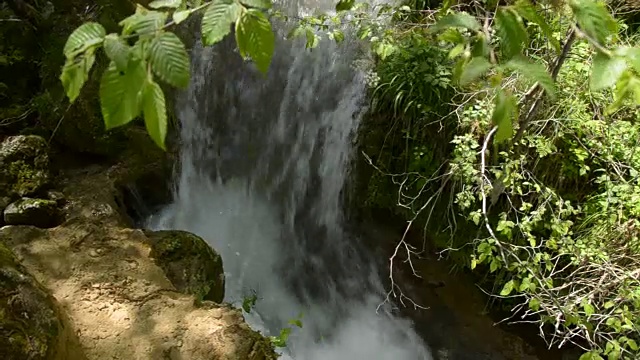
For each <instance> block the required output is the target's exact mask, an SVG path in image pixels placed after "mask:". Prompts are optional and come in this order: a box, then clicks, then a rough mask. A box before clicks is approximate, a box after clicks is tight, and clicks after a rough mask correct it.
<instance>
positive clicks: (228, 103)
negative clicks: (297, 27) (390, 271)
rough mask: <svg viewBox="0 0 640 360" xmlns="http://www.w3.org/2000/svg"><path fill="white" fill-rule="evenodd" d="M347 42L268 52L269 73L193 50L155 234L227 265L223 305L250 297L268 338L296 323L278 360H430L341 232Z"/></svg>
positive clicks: (348, 120)
mask: <svg viewBox="0 0 640 360" xmlns="http://www.w3.org/2000/svg"><path fill="white" fill-rule="evenodd" d="M357 47H358V46H357V43H355V42H354V43H347V44H341V45H335V44H333V43H331V42H328V41H327V42H322V43H321V44H320V46H319V47H318V48H316V49H314V50H313V51H308V50H305V49H304V44H303V43H300V42H291V41H281V42H279V43H278V45H277V48H276V51H275V57H274V59H273V62H272V65H271V68H270V70H269V73H268V75H267V76H266V77H265V76H263V75H261V74H259V73H258V72H257V71H256V70H255V69H254V68H253V66H252V65H251V64H249V63H244V62H243V61H242V60H241V59H240V56H239V55H238V54H237V52H235V51H234V50H233V48H234V46H233V43H232V42H231V41H225V42H223V43H222V44H219V45H218V46H216V47H215V48H205V49H203V48H202V47H201V46H199V45H198V46H195V48H194V50H193V54H192V59H193V66H192V74H193V78H192V79H193V80H192V83H191V86H190V88H189V89H188V91H187V92H185V93H184V94H182V95H181V96H180V99H179V102H178V107H177V108H178V116H179V118H180V120H181V123H182V130H181V141H182V149H181V169H180V173H179V177H178V179H177V181H178V183H177V191H176V194H175V199H174V202H173V204H171V205H170V206H168V207H167V208H165V209H164V210H162V211H161V212H160V213H159V214H157V215H155V216H153V217H152V218H151V219H149V223H148V226H150V227H153V228H173V229H183V230H188V231H192V232H194V233H196V234H198V235H200V236H202V237H203V238H205V239H207V240H208V241H209V242H210V244H211V246H212V247H213V248H214V249H216V250H217V251H218V252H219V253H220V254H221V255H222V257H223V261H224V268H225V273H226V278H227V281H226V300H227V301H229V302H235V303H237V302H239V301H242V299H243V297H244V296H246V295H247V294H250V291H251V290H255V291H256V293H257V295H258V302H257V305H256V307H255V310H254V311H252V312H251V314H247V321H248V322H249V323H250V324H251V325H252V326H253V327H254V328H258V329H259V330H261V331H263V332H265V333H267V334H272V335H276V334H277V333H278V332H279V330H280V329H281V328H282V327H284V326H287V325H288V321H289V320H290V319H293V318H296V317H297V316H298V315H299V314H303V318H302V322H303V328H302V329H297V328H296V329H294V331H293V332H292V334H291V336H290V338H289V340H288V347H287V348H286V349H285V350H284V354H283V358H284V359H296V360H329V359H330V360H359V359H367V360H378V359H379V360H423V359H424V360H427V359H431V356H430V354H429V351H428V350H427V347H426V345H425V344H424V343H423V342H422V340H420V338H419V337H418V336H417V335H416V334H415V332H414V331H413V329H412V327H411V324H410V323H409V322H407V321H406V320H402V319H399V318H395V317H393V316H392V315H391V314H390V313H389V311H388V309H386V308H385V307H381V308H378V305H379V304H381V303H382V302H383V300H384V290H383V286H382V284H381V281H380V277H379V275H378V274H377V270H376V268H377V266H375V265H374V264H373V261H371V259H369V257H368V255H367V253H366V251H365V250H364V249H363V248H361V247H360V246H359V245H358V241H357V239H355V238H354V237H353V236H352V235H350V234H348V233H347V231H345V230H344V226H343V217H342V205H341V191H342V188H343V184H344V182H345V177H346V173H347V169H348V163H349V160H350V156H351V149H352V137H353V135H354V134H355V131H356V129H357V126H358V122H359V119H360V116H361V114H362V112H363V109H364V108H363V101H364V98H363V96H364V92H365V85H364V82H363V78H362V74H360V73H359V72H358V71H357V70H355V69H354V68H353V67H352V62H353V60H354V59H355V56H356V51H354V49H357Z"/></svg>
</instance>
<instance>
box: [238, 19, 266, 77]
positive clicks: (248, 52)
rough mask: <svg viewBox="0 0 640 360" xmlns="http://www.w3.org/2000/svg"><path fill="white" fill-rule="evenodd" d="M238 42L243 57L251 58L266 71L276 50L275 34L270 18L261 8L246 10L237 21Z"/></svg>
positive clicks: (259, 67)
mask: <svg viewBox="0 0 640 360" xmlns="http://www.w3.org/2000/svg"><path fill="white" fill-rule="evenodd" d="M236 43H237V45H238V50H239V51H240V55H241V56H242V57H243V58H251V60H253V62H254V63H255V65H256V67H257V68H258V70H260V71H261V72H263V73H266V72H267V70H268V69H269V65H270V64H271V58H272V57H273V52H274V50H275V34H274V33H273V30H272V29H271V23H270V22H269V19H267V17H266V16H265V15H264V14H263V13H262V12H261V11H259V10H255V9H249V10H247V11H245V12H244V13H243V14H242V16H241V17H240V20H238V22H237V23H236Z"/></svg>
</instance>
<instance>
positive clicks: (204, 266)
mask: <svg viewBox="0 0 640 360" xmlns="http://www.w3.org/2000/svg"><path fill="white" fill-rule="evenodd" d="M145 234H146V235H147V237H148V238H149V244H150V245H151V253H150V256H151V257H152V258H153V259H154V260H155V262H156V263H157V264H158V265H159V266H160V267H161V268H162V269H163V270H164V272H165V274H166V275H167V277H168V278H169V280H170V281H171V283H172V284H173V286H175V288H176V289H177V290H178V291H180V292H183V293H186V294H192V295H195V296H196V299H199V300H211V301H214V302H218V303H220V302H222V300H223V299H224V270H223V269H222V257H220V255H219V254H217V253H216V252H215V251H214V250H213V249H211V247H209V245H208V244H207V243H206V242H205V241H204V240H203V239H202V238H201V237H199V236H196V235H194V234H192V233H189V232H186V231H178V230H167V231H147V232H145Z"/></svg>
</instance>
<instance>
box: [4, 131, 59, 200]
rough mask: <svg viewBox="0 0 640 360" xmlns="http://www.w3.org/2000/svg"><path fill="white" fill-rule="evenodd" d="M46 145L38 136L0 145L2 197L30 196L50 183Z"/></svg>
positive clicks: (19, 137) (8, 141)
mask: <svg viewBox="0 0 640 360" xmlns="http://www.w3.org/2000/svg"><path fill="white" fill-rule="evenodd" d="M47 150H48V146H47V142H46V141H45V140H44V139H43V138H41V137H39V136H35V135H19V136H11V137H8V138H7V139H5V140H4V141H3V142H2V144H1V145H0V195H1V196H8V197H18V196H29V195H33V194H36V193H38V192H39V191H41V190H42V189H43V188H44V187H45V186H46V185H47V184H48V182H49V155H48V154H47Z"/></svg>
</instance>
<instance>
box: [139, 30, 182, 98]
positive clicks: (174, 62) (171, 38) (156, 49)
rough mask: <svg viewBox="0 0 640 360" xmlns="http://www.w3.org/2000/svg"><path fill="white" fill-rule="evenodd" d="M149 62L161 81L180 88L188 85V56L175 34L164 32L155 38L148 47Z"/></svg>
mask: <svg viewBox="0 0 640 360" xmlns="http://www.w3.org/2000/svg"><path fill="white" fill-rule="evenodd" d="M149 61H150V63H151V69H152V70H153V72H154V73H155V74H156V75H157V76H158V77H160V78H161V79H162V80H163V81H166V82H167V83H169V84H170V85H173V86H176V87H180V88H185V87H187V85H189V78H190V65H189V64H190V62H189V54H187V50H186V49H185V46H184V44H183V43H182V41H181V40H180V39H179V38H178V36H176V34H174V33H172V32H164V33H162V34H160V35H159V36H156V37H155V38H154V39H153V41H152V42H151V45H150V49H149Z"/></svg>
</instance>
